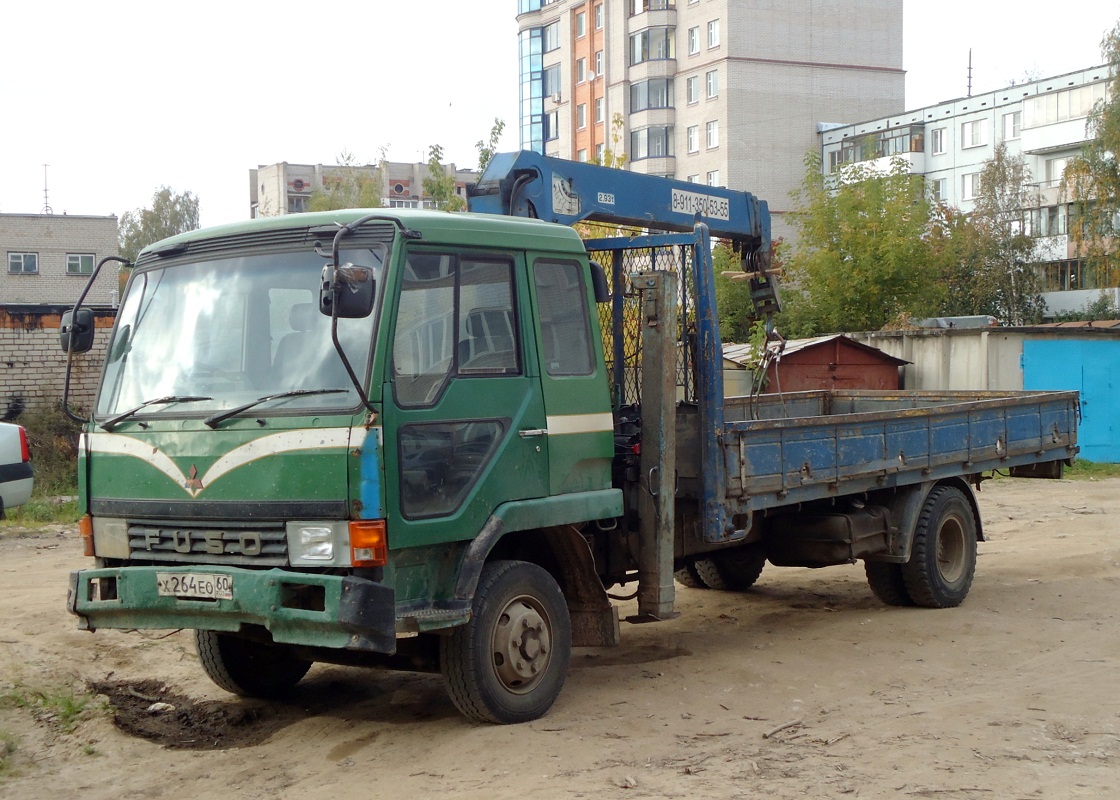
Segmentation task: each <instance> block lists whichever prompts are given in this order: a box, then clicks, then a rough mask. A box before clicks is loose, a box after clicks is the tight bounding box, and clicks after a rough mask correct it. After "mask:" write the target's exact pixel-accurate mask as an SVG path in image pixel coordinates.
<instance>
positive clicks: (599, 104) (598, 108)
mask: <svg viewBox="0 0 1120 800" xmlns="http://www.w3.org/2000/svg"><path fill="white" fill-rule="evenodd" d="M604 108H605V104H604V102H603V98H601V97H596V98H595V121H596V122H602V121H603V120H604V118H605V116H606V112H605V111H604Z"/></svg>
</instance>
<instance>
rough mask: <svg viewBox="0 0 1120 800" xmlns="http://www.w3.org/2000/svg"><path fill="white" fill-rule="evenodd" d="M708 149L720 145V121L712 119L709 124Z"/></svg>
mask: <svg viewBox="0 0 1120 800" xmlns="http://www.w3.org/2000/svg"><path fill="white" fill-rule="evenodd" d="M707 141H708V149H709V150H711V149H712V148H715V147H719V122H718V121H717V120H712V121H711V122H709V123H708V125H707Z"/></svg>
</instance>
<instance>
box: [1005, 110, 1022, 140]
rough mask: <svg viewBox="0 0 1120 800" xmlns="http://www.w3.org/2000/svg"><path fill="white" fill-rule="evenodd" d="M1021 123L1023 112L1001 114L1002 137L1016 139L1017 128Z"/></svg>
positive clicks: (1017, 135) (1018, 128)
mask: <svg viewBox="0 0 1120 800" xmlns="http://www.w3.org/2000/svg"><path fill="white" fill-rule="evenodd" d="M1022 124H1023V112H1022V111H1015V112H1013V113H1011V114H1004V115H1003V138H1004V139H1018V138H1019V130H1020V128H1021V127H1022Z"/></svg>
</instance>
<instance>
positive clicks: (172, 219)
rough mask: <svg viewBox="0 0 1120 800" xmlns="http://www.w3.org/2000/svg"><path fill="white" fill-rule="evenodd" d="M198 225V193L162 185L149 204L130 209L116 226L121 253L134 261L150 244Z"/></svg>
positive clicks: (194, 228) (195, 228)
mask: <svg viewBox="0 0 1120 800" xmlns="http://www.w3.org/2000/svg"><path fill="white" fill-rule="evenodd" d="M198 228H199V223H198V197H197V196H196V195H194V194H192V193H191V192H182V193H178V192H175V191H173V190H172V189H170V188H168V187H167V186H161V187H160V188H159V189H156V191H155V193H154V194H153V195H152V205H151V207H150V208H138V209H136V210H135V211H127V212H125V214H124V215H123V216H122V217H121V220H120V224H119V225H118V226H117V235H118V237H119V239H120V248H121V255H122V256H124V257H125V258H127V259H128V260H129V261H135V260H136V256H138V255H139V254H140V251H141V250H143V249H144V248H145V247H147V246H148V245H150V244H152V243H154V242H158V241H160V240H161V239H166V238H167V237H168V236H174V235H175V234H177V233H184V232H186V231H193V230H197V229H198Z"/></svg>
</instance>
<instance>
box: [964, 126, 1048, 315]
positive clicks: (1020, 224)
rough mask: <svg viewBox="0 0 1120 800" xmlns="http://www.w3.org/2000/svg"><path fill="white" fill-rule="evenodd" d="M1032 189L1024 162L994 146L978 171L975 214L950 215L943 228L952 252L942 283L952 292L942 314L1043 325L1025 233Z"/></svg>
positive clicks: (1031, 248) (1034, 266)
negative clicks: (945, 276) (983, 315)
mask: <svg viewBox="0 0 1120 800" xmlns="http://www.w3.org/2000/svg"><path fill="white" fill-rule="evenodd" d="M1030 185H1031V173H1030V169H1029V168H1028V167H1027V165H1026V161H1025V160H1024V158H1023V157H1022V156H1021V155H1011V154H1010V153H1008V152H1007V145H1006V144H1005V143H1003V142H1000V143H998V144H997V145H996V146H995V150H994V152H993V155H992V157H991V158H990V159H988V160H987V161H985V162H984V166H983V168H982V169H981V171H980V188H979V190H978V192H977V194H976V201H975V208H974V210H973V212H972V213H971V214H969V215H968V216H967V217H962V216H961V215H959V214H956V215H953V217H952V218H951V219H950V221H949V225H948V226H947V227H948V232H949V236H950V239H951V240H953V243H954V246H952V247H951V248H950V250H951V252H952V253H953V256H952V257H951V258H949V259H947V261H948V262H949V263H950V265H951V266H950V267H949V268H948V277H949V279H948V280H947V281H946V283H947V285H949V286H952V287H953V291H952V292H950V293H949V294H948V295H946V298H945V304H944V305H943V306H942V313H944V314H948V315H957V314H990V315H992V316H994V317H996V318H997V319H999V320H1000V322H1002V323H1004V324H1005V325H1027V324H1031V323H1036V322H1039V321H1041V319H1042V312H1043V311H1044V310H1045V303H1044V302H1043V300H1042V295H1041V294H1040V283H1041V282H1040V279H1039V276H1038V271H1037V264H1036V263H1035V258H1034V249H1035V242H1034V240H1033V239H1032V238H1031V236H1030V234H1029V233H1028V228H1029V226H1028V219H1027V215H1028V213H1029V207H1030V195H1031V190H1030Z"/></svg>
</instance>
